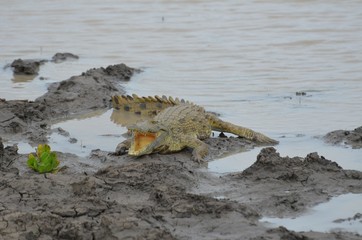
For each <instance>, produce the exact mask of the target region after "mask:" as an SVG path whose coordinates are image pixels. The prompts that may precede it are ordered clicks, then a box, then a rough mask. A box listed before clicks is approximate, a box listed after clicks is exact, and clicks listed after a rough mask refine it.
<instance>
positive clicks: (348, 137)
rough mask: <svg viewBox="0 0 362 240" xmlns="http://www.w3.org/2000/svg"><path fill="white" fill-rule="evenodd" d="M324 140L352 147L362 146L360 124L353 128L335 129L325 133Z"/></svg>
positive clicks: (361, 128)
mask: <svg viewBox="0 0 362 240" xmlns="http://www.w3.org/2000/svg"><path fill="white" fill-rule="evenodd" d="M323 139H324V141H325V142H327V143H330V144H334V145H338V144H345V145H349V146H351V147H352V148H362V126H361V127H358V128H356V129H354V130H351V131H349V130H336V131H332V132H329V133H327V134H326V135H325V136H324V137H323Z"/></svg>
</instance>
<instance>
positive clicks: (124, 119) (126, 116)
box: [110, 109, 152, 127]
mask: <svg viewBox="0 0 362 240" xmlns="http://www.w3.org/2000/svg"><path fill="white" fill-rule="evenodd" d="M151 118H152V116H147V115H141V114H135V113H134V112H127V111H122V110H117V109H113V111H112V114H111V117H110V119H111V121H112V122H113V123H115V124H118V125H121V126H122V127H127V126H129V125H131V124H135V123H137V122H140V121H144V120H149V119H151Z"/></svg>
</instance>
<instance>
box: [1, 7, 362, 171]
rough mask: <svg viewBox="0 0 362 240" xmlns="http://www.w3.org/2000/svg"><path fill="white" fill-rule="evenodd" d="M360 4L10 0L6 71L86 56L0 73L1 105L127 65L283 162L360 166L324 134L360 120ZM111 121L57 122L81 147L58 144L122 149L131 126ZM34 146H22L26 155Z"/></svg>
mask: <svg viewBox="0 0 362 240" xmlns="http://www.w3.org/2000/svg"><path fill="white" fill-rule="evenodd" d="M361 9H362V1H343V2H342V1H337V0H319V1H317V0H316V1H308V0H294V1H288V2H286V1H279V0H271V1H261V0H254V1H237V0H228V1H214V0H208V1H202V0H198V1H168V0H167V1H166V0H159V1H152V2H151V1H142V0H135V1H115V0H107V1H95V0H91V1H88V0H87V1H85V0H81V1H71V2H70V1H49V0H39V1H20V0H13V1H6V2H3V3H2V6H1V8H0V32H1V38H0V65H1V66H2V67H3V66H5V65H6V64H9V63H11V62H12V61H13V60H14V59H17V58H25V59H26V58H41V59H44V58H45V59H50V58H51V57H52V56H53V55H54V54H55V53H56V52H71V53H74V54H77V55H79V56H80V59H79V60H77V61H69V62H64V63H59V64H55V63H46V64H45V65H43V66H41V68H40V72H39V75H37V76H33V77H29V78H24V77H18V76H13V75H12V72H11V70H10V69H9V68H7V69H2V70H0V98H6V99H30V100H33V99H35V98H37V97H38V96H40V95H42V94H43V93H45V92H46V89H47V86H48V85H49V84H50V83H52V82H57V81H61V80H63V79H67V78H69V77H70V76H72V75H79V74H81V73H82V72H84V71H86V70H88V69H89V68H93V67H100V66H104V67H105V66H107V65H110V64H116V63H121V62H123V63H126V64H127V65H129V66H131V67H138V68H142V69H143V70H144V72H143V73H141V74H137V75H136V76H135V77H133V78H132V79H131V81H130V82H129V83H124V84H123V86H124V87H125V89H126V91H127V92H128V93H130V94H131V93H137V94H139V95H155V94H158V95H163V94H166V95H172V96H178V97H182V98H185V99H187V100H191V101H193V102H195V103H197V104H200V105H203V106H205V107H206V109H207V110H210V111H214V112H217V113H219V114H220V115H221V118H222V119H224V120H227V121H230V122H233V123H235V124H239V125H242V126H245V127H249V128H252V129H254V130H257V131H260V132H263V133H265V134H267V135H269V136H270V137H273V138H276V139H278V140H279V141H280V142H281V143H280V145H278V146H276V148H277V150H278V151H279V152H280V153H281V155H282V156H284V155H289V156H291V157H292V156H296V155H299V156H305V155H306V154H307V153H310V152H318V153H319V154H320V155H323V156H325V157H326V158H328V159H331V160H334V161H337V162H338V164H340V165H341V166H342V167H344V168H349V169H358V170H362V152H361V150H352V149H349V148H345V147H335V146H329V145H326V144H324V143H323V142H322V141H321V140H319V139H318V138H315V137H316V136H317V137H318V136H321V135H324V134H325V133H327V132H329V131H332V130H336V129H354V128H356V127H358V126H361V125H362V106H361V102H362V95H361V92H362V79H361V78H362V77H361V76H362V75H361V69H362V11H361ZM300 91H302V92H305V93H306V95H305V96H296V94H295V93H296V92H300ZM110 114H111V112H109V111H107V112H105V113H102V114H100V115H98V116H94V117H90V118H83V119H74V120H69V121H66V122H63V123H58V124H57V125H55V126H53V128H57V127H62V128H64V129H65V130H67V131H69V132H70V133H71V137H74V138H77V139H78V141H77V142H76V143H73V144H72V143H69V142H68V138H65V137H63V136H61V135H59V134H56V133H54V134H52V136H51V137H50V143H51V145H52V148H53V149H55V150H58V151H68V152H73V153H76V154H79V155H87V154H88V153H89V151H90V150H91V149H95V148H100V149H104V150H112V149H114V148H115V147H116V145H117V143H118V142H119V141H121V140H122V137H121V136H120V135H119V134H121V133H123V132H124V130H125V129H124V128H122V127H119V126H117V125H114V124H113V123H112V122H111V121H110V119H109V117H110ZM94 126H97V127H94ZM32 148H33V146H29V145H27V144H26V143H21V144H20V151H21V152H29V151H30V149H32ZM259 151H260V149H256V150H253V151H250V152H247V153H240V154H238V155H233V156H230V157H227V158H225V159H221V160H219V161H215V162H213V163H210V165H209V168H210V171H214V172H219V173H223V172H229V171H241V170H243V169H245V168H246V167H248V166H250V164H252V163H253V162H254V161H255V159H256V155H257V154H258V152H259Z"/></svg>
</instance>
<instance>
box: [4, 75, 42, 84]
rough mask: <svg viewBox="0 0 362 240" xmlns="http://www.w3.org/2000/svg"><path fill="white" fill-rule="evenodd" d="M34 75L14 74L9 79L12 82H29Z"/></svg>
mask: <svg viewBox="0 0 362 240" xmlns="http://www.w3.org/2000/svg"><path fill="white" fill-rule="evenodd" d="M36 76H38V75H37V74H36V75H29V74H14V75H13V78H12V79H11V81H13V82H14V83H24V82H30V81H31V80H33V79H34V78H35V77H36Z"/></svg>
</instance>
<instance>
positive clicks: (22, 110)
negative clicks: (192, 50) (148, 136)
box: [0, 64, 138, 143]
mask: <svg viewBox="0 0 362 240" xmlns="http://www.w3.org/2000/svg"><path fill="white" fill-rule="evenodd" d="M137 71H138V70H137V69H134V68H130V67H128V66H126V65H125V64H117V65H112V66H108V67H107V68H102V67H101V68H95V69H90V70H88V71H87V72H85V73H82V74H81V75H79V76H73V77H71V78H69V79H67V80H64V81H61V82H58V83H53V84H51V85H50V86H49V89H48V92H47V93H46V94H44V95H43V96H41V97H39V98H37V99H36V100H35V101H27V100H11V101H6V100H5V99H0V134H2V135H3V136H11V137H14V135H17V136H18V138H24V136H25V137H26V138H27V139H29V140H30V141H32V142H34V143H42V142H46V135H47V133H48V132H49V129H50V125H51V123H52V122H54V121H56V120H59V119H64V118H69V117H72V116H75V115H77V114H84V113H89V112H92V111H95V110H98V109H107V108H109V107H111V104H110V101H111V96H112V95H114V94H124V90H123V89H122V88H121V86H120V84H119V83H120V82H122V81H128V80H129V79H130V77H131V76H132V75H133V74H134V73H135V72H137Z"/></svg>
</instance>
